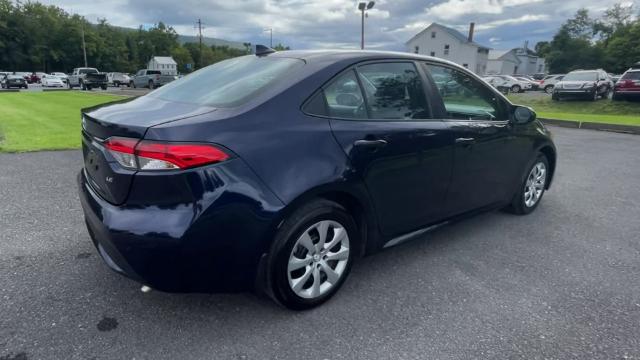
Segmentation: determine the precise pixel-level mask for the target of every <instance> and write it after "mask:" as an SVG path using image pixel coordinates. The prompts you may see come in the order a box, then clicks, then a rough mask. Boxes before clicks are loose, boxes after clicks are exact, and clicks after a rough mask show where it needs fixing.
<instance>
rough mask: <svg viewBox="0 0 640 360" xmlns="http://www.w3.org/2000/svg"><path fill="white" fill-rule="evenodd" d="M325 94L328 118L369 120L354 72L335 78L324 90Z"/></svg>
mask: <svg viewBox="0 0 640 360" xmlns="http://www.w3.org/2000/svg"><path fill="white" fill-rule="evenodd" d="M323 93H324V97H325V100H326V104H327V114H326V116H329V117H333V118H341V119H366V118H367V109H366V107H365V105H364V99H363V97H362V91H361V90H360V85H359V84H358V79H357V78H356V74H355V72H354V71H353V70H349V71H346V72H344V73H342V74H341V75H339V76H338V77H337V78H335V79H334V80H333V81H332V82H331V83H329V85H327V86H326V87H325V88H324V90H323ZM317 115H321V114H317Z"/></svg>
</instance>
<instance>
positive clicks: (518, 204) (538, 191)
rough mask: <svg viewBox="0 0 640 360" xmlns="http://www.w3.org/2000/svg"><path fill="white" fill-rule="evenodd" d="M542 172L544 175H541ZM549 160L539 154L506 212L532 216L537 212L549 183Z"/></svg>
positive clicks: (529, 167) (528, 169)
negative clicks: (534, 211)
mask: <svg viewBox="0 0 640 360" xmlns="http://www.w3.org/2000/svg"><path fill="white" fill-rule="evenodd" d="M540 171H542V173H543V174H542V175H540ZM549 171H550V168H549V160H548V159H547V157H546V156H545V155H544V154H542V153H538V155H537V156H536V158H535V160H534V161H533V162H532V163H531V165H529V166H528V167H527V172H526V173H525V175H524V178H523V179H522V181H521V183H520V185H519V186H518V190H517V191H516V194H515V195H514V196H513V199H512V200H511V204H509V206H508V207H506V208H505V209H504V210H505V211H507V212H510V213H512V214H516V215H526V214H530V213H531V212H533V210H535V209H536V208H537V207H538V205H539V204H540V201H542V197H543V195H544V193H545V190H546V187H547V182H548V181H549Z"/></svg>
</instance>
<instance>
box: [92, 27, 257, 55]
mask: <svg viewBox="0 0 640 360" xmlns="http://www.w3.org/2000/svg"><path fill="white" fill-rule="evenodd" d="M94 26H95V25H94ZM111 26H113V27H114V28H117V29H120V30H122V31H128V32H131V31H138V29H134V28H128V27H122V26H114V25H111ZM178 42H179V43H180V44H184V43H189V42H191V43H197V42H198V37H197V36H192V35H180V34H178ZM202 43H203V44H205V45H207V46H213V45H215V46H228V47H230V48H235V49H241V50H244V45H242V43H241V42H238V41H229V40H223V39H217V38H211V37H206V36H204V37H202Z"/></svg>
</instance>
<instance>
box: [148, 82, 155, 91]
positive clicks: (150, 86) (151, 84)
mask: <svg viewBox="0 0 640 360" xmlns="http://www.w3.org/2000/svg"><path fill="white" fill-rule="evenodd" d="M153 88H154V85H153V81H151V80H149V90H153Z"/></svg>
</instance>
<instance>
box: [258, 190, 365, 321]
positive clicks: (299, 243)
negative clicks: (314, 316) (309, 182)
mask: <svg viewBox="0 0 640 360" xmlns="http://www.w3.org/2000/svg"><path fill="white" fill-rule="evenodd" d="M358 236H359V235H358V229H357V226H356V224H355V222H354V221H353V218H352V217H351V216H350V215H349V214H348V213H347V212H346V211H345V209H344V208H343V207H342V206H340V205H339V204H337V203H334V202H331V201H327V200H314V201H312V202H311V203H309V204H307V205H305V206H303V207H301V208H300V209H298V210H297V211H295V212H294V213H293V214H291V216H290V217H289V218H288V219H287V220H286V221H285V222H284V223H283V225H282V227H281V228H280V230H279V231H278V234H277V235H276V238H275V240H274V243H273V245H272V248H271V251H270V253H269V260H268V266H269V279H270V285H271V292H272V295H273V296H274V297H275V299H276V300H277V301H278V302H279V303H281V304H282V305H284V306H286V307H288V308H290V309H294V310H304V309H310V308H312V307H315V306H318V305H320V304H322V303H324V302H325V301H327V300H329V298H331V297H332V296H333V295H334V294H335V293H336V292H337V291H338V289H339V288H340V286H342V284H343V283H344V281H345V279H346V278H347V275H348V274H349V270H350V269H351V263H352V262H353V251H352V250H351V249H355V248H356V246H355V244H356V243H357V240H358Z"/></svg>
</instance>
